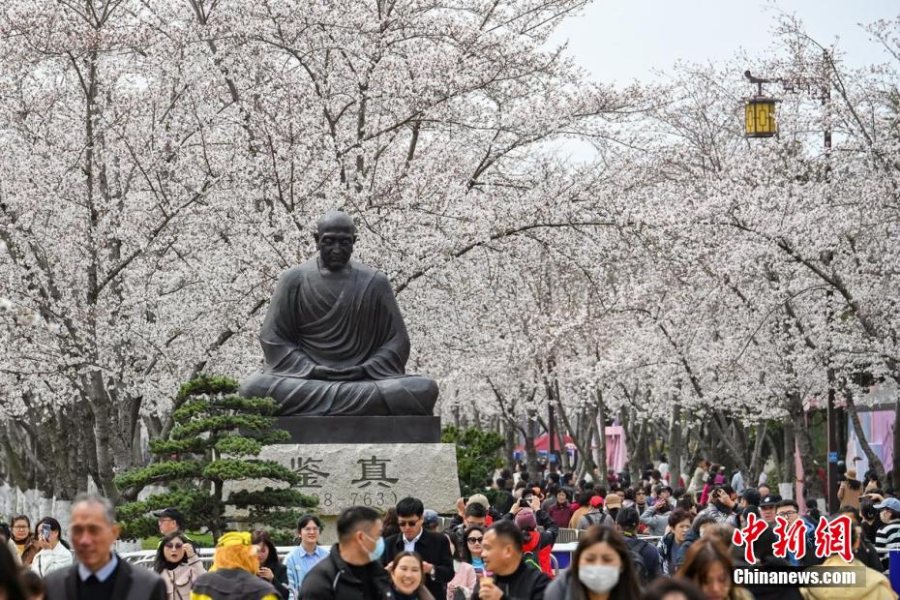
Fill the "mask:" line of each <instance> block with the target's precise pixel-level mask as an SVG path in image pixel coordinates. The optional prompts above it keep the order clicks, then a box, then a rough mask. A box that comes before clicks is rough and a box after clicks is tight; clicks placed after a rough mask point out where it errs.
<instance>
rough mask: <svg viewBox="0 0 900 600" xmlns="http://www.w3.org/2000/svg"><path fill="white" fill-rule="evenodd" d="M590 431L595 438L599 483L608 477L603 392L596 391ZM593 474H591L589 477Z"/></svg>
mask: <svg viewBox="0 0 900 600" xmlns="http://www.w3.org/2000/svg"><path fill="white" fill-rule="evenodd" d="M591 426H592V427H591V430H592V431H593V433H594V435H595V436H596V437H597V461H596V465H597V471H598V474H599V475H600V481H607V479H606V478H607V477H608V476H609V471H608V468H609V466H608V465H607V464H606V402H605V401H604V400H603V392H601V391H600V390H597V416H596V418H594V419H592V422H591ZM593 476H594V473H593V472H591V477H593Z"/></svg>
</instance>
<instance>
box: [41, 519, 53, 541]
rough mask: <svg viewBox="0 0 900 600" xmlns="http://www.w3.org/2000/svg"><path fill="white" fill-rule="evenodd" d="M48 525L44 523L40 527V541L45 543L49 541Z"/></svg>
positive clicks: (49, 528)
mask: <svg viewBox="0 0 900 600" xmlns="http://www.w3.org/2000/svg"><path fill="white" fill-rule="evenodd" d="M50 530H51V527H50V523H44V524H43V525H41V539H42V540H44V541H45V542H47V541H50Z"/></svg>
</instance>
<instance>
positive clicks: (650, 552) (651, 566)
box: [624, 535, 662, 583]
mask: <svg viewBox="0 0 900 600" xmlns="http://www.w3.org/2000/svg"><path fill="white" fill-rule="evenodd" d="M624 537H625V545H627V546H628V547H629V548H630V549H631V550H632V551H634V552H637V553H638V554H640V555H641V558H642V559H644V566H646V567H647V577H648V580H647V581H652V580H653V579H656V578H657V577H659V576H660V575H662V565H661V564H660V563H661V562H662V561H661V560H660V556H659V550H657V549H656V546H654V545H653V544H650V543H648V542H646V541H645V540H642V539H640V538H638V537H636V536H633V535H625V536H624ZM642 583H646V582H642Z"/></svg>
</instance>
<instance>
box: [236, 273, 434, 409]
mask: <svg viewBox="0 0 900 600" xmlns="http://www.w3.org/2000/svg"><path fill="white" fill-rule="evenodd" d="M259 339H260V343H261V344H262V348H263V354H264V355H265V362H266V368H265V370H264V371H263V372H261V373H257V374H255V375H253V376H252V377H251V378H250V379H248V380H247V381H245V382H244V384H243V385H242V386H241V394H242V395H244V396H248V397H254V396H255V397H271V398H274V399H275V400H276V401H277V402H278V404H279V405H280V407H281V408H280V414H282V415H375V416H384V415H429V416H430V415H431V414H432V410H433V408H434V404H435V402H436V401H437V394H438V389H437V384H436V383H435V382H434V381H433V380H431V379H428V378H425V377H419V376H415V375H406V374H405V368H406V361H407V359H408V358H409V335H408V334H407V332H406V325H405V324H404V323H403V317H402V316H401V314H400V308H399V307H398V306H397V301H396V298H395V297H394V292H393V290H392V289H391V286H390V283H389V282H388V279H387V277H385V276H384V275H383V274H381V273H379V272H377V271H375V270H374V269H372V268H370V267H368V266H366V265H363V264H361V263H357V262H355V261H350V262H349V263H348V264H347V265H346V266H345V267H344V268H343V269H341V270H339V271H329V270H328V269H326V268H324V267H320V265H319V259H318V258H313V259H310V260H308V261H307V262H305V263H304V264H302V265H300V266H299V267H295V268H292V269H289V270H288V271H286V272H284V273H283V274H282V275H281V277H280V278H279V280H278V285H277V287H276V289H275V294H274V296H273V297H272V303H271V305H270V306H269V311H268V313H267V314H266V318H265V321H264V323H263V327H262V331H261V332H260V335H259ZM317 365H322V366H325V367H332V368H347V367H355V366H359V367H362V369H363V371H364V373H365V375H364V378H363V379H362V380H359V381H327V380H324V379H314V378H312V371H313V368H314V367H316V366H317Z"/></svg>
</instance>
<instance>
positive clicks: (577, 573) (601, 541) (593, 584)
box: [544, 525, 641, 600]
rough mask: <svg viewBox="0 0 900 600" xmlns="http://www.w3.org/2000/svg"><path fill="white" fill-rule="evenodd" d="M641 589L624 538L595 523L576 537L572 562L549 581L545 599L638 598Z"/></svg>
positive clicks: (615, 599)
mask: <svg viewBox="0 0 900 600" xmlns="http://www.w3.org/2000/svg"><path fill="white" fill-rule="evenodd" d="M640 597H641V589H640V585H639V584H638V576H637V572H636V571H635V568H634V563H633V562H632V561H631V553H630V552H629V551H628V546H626V545H625V538H623V537H622V535H621V534H620V533H618V532H617V531H615V530H614V529H610V528H609V527H603V526H602V525H594V526H593V527H591V528H589V529H588V530H587V531H585V532H584V534H583V535H582V536H581V539H580V540H578V546H577V547H576V548H575V553H574V554H573V555H572V565H571V566H570V567H569V569H568V570H567V571H566V572H565V574H564V575H560V576H559V577H557V578H556V580H554V581H553V583H551V584H550V587H548V588H547V592H546V594H545V595H544V599H545V600H638V599H639V598H640Z"/></svg>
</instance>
